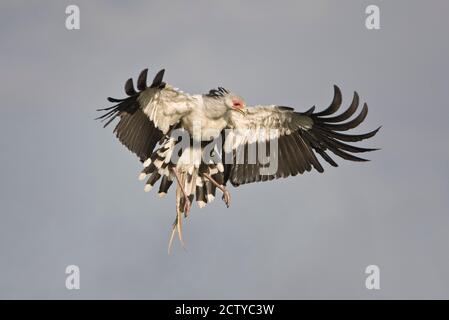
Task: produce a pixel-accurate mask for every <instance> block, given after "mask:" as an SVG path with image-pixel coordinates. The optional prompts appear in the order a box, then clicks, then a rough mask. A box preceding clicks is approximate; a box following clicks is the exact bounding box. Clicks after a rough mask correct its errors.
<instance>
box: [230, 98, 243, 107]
mask: <svg viewBox="0 0 449 320" xmlns="http://www.w3.org/2000/svg"><path fill="white" fill-rule="evenodd" d="M232 105H233V106H234V108H236V109H243V108H244V104H243V101H241V100H237V99H236V100H232Z"/></svg>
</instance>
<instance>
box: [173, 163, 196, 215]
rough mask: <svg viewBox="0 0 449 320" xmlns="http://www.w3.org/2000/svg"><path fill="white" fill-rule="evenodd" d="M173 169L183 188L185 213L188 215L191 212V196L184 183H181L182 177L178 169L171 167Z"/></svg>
mask: <svg viewBox="0 0 449 320" xmlns="http://www.w3.org/2000/svg"><path fill="white" fill-rule="evenodd" d="M171 170H172V172H173V174H174V175H175V178H176V181H177V182H178V185H179V187H180V188H181V191H182V194H183V196H184V214H185V215H186V216H188V215H189V212H190V206H191V204H190V199H189V196H188V195H187V192H186V191H185V189H184V183H181V179H180V177H179V174H178V172H177V171H176V169H175V168H171Z"/></svg>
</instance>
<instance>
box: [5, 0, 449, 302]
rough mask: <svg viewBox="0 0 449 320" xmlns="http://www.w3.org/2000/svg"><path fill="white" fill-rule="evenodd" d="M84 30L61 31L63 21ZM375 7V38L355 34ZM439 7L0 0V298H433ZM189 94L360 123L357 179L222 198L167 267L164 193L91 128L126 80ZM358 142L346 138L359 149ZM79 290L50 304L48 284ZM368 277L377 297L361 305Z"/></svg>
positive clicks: (57, 289)
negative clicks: (144, 78) (331, 107)
mask: <svg viewBox="0 0 449 320" xmlns="http://www.w3.org/2000/svg"><path fill="white" fill-rule="evenodd" d="M69 4H77V5H79V7H80V9H81V29H80V30H77V31H68V30H66V29H65V18H66V15H65V7H66V6H67V5H69ZM370 4H376V5H379V6H380V10H381V30H378V31H369V30H367V29H366V28H365V25H364V19H365V13H364V11H365V8H366V6H368V5H370ZM447 12H449V2H447V1H444V0H441V1H436V0H434V1H404V0H403V1H400V0H397V1H378V0H373V1H355V0H354V1H348V0H345V1H331V0H329V1H317V0H314V1H271V2H270V1H245V2H244V3H243V4H242V3H241V1H214V2H212V1H189V2H185V1H170V2H167V1H133V2H132V3H124V2H121V1H95V2H94V1H46V2H45V3H44V2H42V1H3V2H2V3H1V4H0V43H1V60H0V70H1V72H0V77H1V84H2V85H1V86H0V95H1V97H2V103H1V110H2V116H1V117H0V130H1V134H0V147H1V153H0V157H1V164H2V165H1V166H0V173H1V178H2V179H1V182H0V203H1V215H0V298H9V299H10V298H41V299H44V298H62V299H77V298H88V299H90V298H104V299H108V298H149V299H158V298H159V299H160V298H176V299H184V298H189V299H195V298H212V299H215V298H255V299H258V298H264V299H280V298H285V299H300V298H324V299H327V298H343V299H344V298H363V299H365V298H366V299H377V298H386V299H389V298H446V299H447V298H449V275H448V273H447V270H449V258H448V243H449V232H448V229H449V212H448V211H449V210H448V207H449V201H448V191H449V183H448V181H449V179H448V178H449V171H448V160H449V152H448V149H447V148H446V146H447V139H448V136H449V128H448V126H447V119H448V116H449V108H448V107H449V106H448V105H447V101H448V100H449V91H448V87H449V83H448V82H449V81H448V74H449V60H448V55H449V43H448V41H447V30H448V29H449V22H448V19H447V17H446V16H447ZM146 67H148V68H149V69H150V72H152V73H154V72H156V71H157V70H159V69H160V68H162V67H165V68H166V79H167V81H168V82H170V83H171V84H173V85H175V86H177V87H180V88H181V89H183V90H185V91H188V92H191V93H201V92H205V91H206V90H208V89H210V88H213V87H216V86H218V85H221V86H225V87H227V88H230V89H232V90H233V91H235V92H237V93H238V94H240V95H241V96H243V97H244V98H245V99H246V101H247V103H248V104H258V103H261V104H270V103H279V104H282V105H289V106H292V107H295V108H297V109H298V110H306V109H307V108H309V107H310V106H312V105H317V107H319V108H322V107H325V106H327V105H328V103H329V102H330V101H331V99H332V93H333V92H332V85H333V84H337V85H339V86H340V88H341V89H342V92H343V95H344V103H345V104H346V105H349V103H350V99H351V97H352V93H353V90H357V92H358V93H359V94H360V97H361V99H362V100H363V101H366V102H367V103H368V105H369V107H370V109H369V110H370V112H369V115H368V117H367V120H366V123H365V124H364V125H363V126H362V128H361V129H360V130H361V131H366V130H369V129H374V128H376V127H377V126H378V125H383V129H382V130H381V131H380V132H379V134H378V135H377V136H376V137H375V138H374V139H372V140H371V141H367V142H366V143H363V144H361V145H364V146H372V147H380V148H382V150H381V151H378V152H375V153H371V154H369V158H370V159H372V161H371V162H369V163H364V164H358V163H348V162H344V161H342V160H340V161H338V162H339V164H340V167H339V168H331V167H329V166H326V167H325V170H326V171H325V173H324V174H318V173H311V174H306V175H304V176H300V177H295V178H289V179H286V180H279V181H275V182H271V183H261V184H252V185H247V186H242V187H239V188H236V189H235V188H234V189H231V193H232V196H233V198H232V199H233V202H232V206H231V208H229V209H226V208H225V206H224V204H223V203H222V202H221V201H215V202H214V203H213V204H212V205H209V206H207V207H206V208H205V209H202V210H199V209H198V208H197V207H196V205H195V206H194V207H193V210H192V213H191V215H190V217H189V218H188V219H187V220H186V221H185V224H184V226H185V231H184V236H185V240H186V242H187V247H188V251H187V252H184V251H183V250H181V249H180V247H179V245H178V243H176V245H175V247H174V252H173V254H172V255H171V256H168V255H167V251H166V250H167V241H168V237H169V231H170V230H169V229H170V225H171V223H172V221H173V219H174V216H175V204H174V197H173V194H170V195H169V196H168V197H167V198H166V199H162V200H160V199H159V198H158V197H157V195H155V194H154V193H150V194H148V193H144V192H143V184H142V183H141V182H140V181H138V180H137V176H138V173H139V171H140V169H141V164H140V162H139V161H138V160H137V158H136V157H135V156H134V155H133V154H131V153H130V152H128V151H127V150H126V149H125V148H124V147H123V146H122V145H121V144H120V143H119V142H118V141H117V140H116V139H115V137H114V136H113V134H112V133H111V128H109V129H102V128H101V126H100V124H99V123H98V122H95V121H94V120H93V118H94V117H95V116H96V113H95V109H96V108H98V107H102V106H107V105H108V103H107V102H106V100H105V98H106V97H107V96H113V97H120V96H121V95H123V92H122V87H123V84H124V82H125V80H126V79H127V78H128V77H131V76H132V77H136V76H137V75H138V73H139V72H140V71H141V70H142V69H143V68H146ZM361 131H360V132H361ZM69 264H76V265H78V266H79V267H80V269H81V289H80V290H78V291H68V290H67V289H66V288H65V285H64V284H65V274H64V271H65V267H66V266H67V265H69ZM370 264H376V265H378V266H379V267H380V270H381V290H378V291H368V290H366V289H365V286H364V283H365V276H366V275H365V274H364V270H365V267H366V266H367V265H370Z"/></svg>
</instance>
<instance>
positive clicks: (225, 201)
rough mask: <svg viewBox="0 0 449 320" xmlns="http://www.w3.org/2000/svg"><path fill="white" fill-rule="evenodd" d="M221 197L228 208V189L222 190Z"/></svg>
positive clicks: (229, 198)
mask: <svg viewBox="0 0 449 320" xmlns="http://www.w3.org/2000/svg"><path fill="white" fill-rule="evenodd" d="M221 198H222V199H223V201H224V203H225V204H226V207H227V208H229V206H230V205H231V194H230V193H229V191H228V190H226V191H224V192H223V196H222V197H221Z"/></svg>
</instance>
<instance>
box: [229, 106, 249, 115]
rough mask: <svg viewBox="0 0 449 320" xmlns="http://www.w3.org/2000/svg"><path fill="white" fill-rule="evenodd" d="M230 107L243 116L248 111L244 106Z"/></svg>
mask: <svg viewBox="0 0 449 320" xmlns="http://www.w3.org/2000/svg"><path fill="white" fill-rule="evenodd" d="M232 109H233V110H235V111H238V112H240V113H241V114H243V115H244V116H246V115H247V114H248V111H247V110H246V109H245V108H232Z"/></svg>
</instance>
